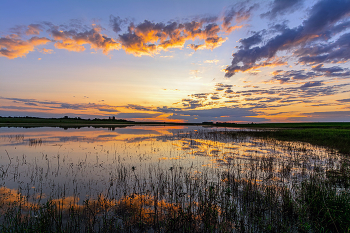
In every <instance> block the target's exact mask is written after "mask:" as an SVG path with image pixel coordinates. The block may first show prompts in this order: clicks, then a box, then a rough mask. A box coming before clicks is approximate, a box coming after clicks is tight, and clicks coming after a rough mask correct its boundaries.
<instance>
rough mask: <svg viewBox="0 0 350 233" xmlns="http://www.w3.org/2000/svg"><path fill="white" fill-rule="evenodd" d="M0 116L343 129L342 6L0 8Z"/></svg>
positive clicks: (347, 102)
mask: <svg viewBox="0 0 350 233" xmlns="http://www.w3.org/2000/svg"><path fill="white" fill-rule="evenodd" d="M0 18H1V20H0V116H36V117H63V116H65V115H68V116H70V117H82V118H95V117H97V118H108V117H109V116H115V117H116V118H118V119H119V118H122V119H128V120H135V121H175V122H202V121H234V122H238V123H239V122H256V123H258V122H304V121H350V69H349V68H350V61H349V59H350V1H349V0H310V1H306V0H305V1H304V0H273V1H249V0H245V1H236V0H231V1H226V0H220V1H209V0H194V1H189V0H187V1H185V0H172V1H170V0H147V1H145V0H130V1H118V0H85V1H75V0H53V1H47V0H31V1H27V0H3V1H1V7H0Z"/></svg>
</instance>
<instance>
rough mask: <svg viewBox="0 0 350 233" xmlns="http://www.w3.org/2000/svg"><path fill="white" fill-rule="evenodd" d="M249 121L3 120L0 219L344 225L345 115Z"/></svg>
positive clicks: (86, 227) (22, 228)
mask: <svg viewBox="0 0 350 233" xmlns="http://www.w3.org/2000/svg"><path fill="white" fill-rule="evenodd" d="M315 124H317V123H315ZM257 125H258V124H254V125H252V126H251V127H254V128H250V129H248V130H247V129H238V130H237V129H236V130H232V129H231V128H229V127H226V128H223V127H209V128H208V127H206V128H201V127H200V126H197V127H196V128H193V127H194V126H183V127H182V126H134V127H131V128H115V129H114V130H111V129H103V128H97V129H95V128H91V129H85V131H82V130H83V128H82V129H80V130H79V129H68V130H67V131H62V130H61V129H52V130H53V131H52V130H51V129H49V128H48V129H45V130H44V129H43V130H40V128H38V129H37V128H32V129H31V128H28V129H20V128H15V129H16V130H17V131H15V129H13V130H12V128H8V129H7V131H6V132H2V133H1V135H0V136H1V137H0V138H2V141H3V144H2V148H3V149H4V150H6V151H1V154H0V155H1V159H0V161H2V162H1V164H0V181H1V186H0V195H1V196H0V204H1V207H0V211H1V217H0V230H1V232H73V231H74V232H175V231H176V232H348V231H349V230H350V175H349V174H350V159H349V157H348V152H349V145H350V143H349V130H348V128H347V127H348V124H347V123H339V124H338V123H325V124H323V126H322V127H323V128H320V125H318V127H314V126H315V125H313V124H308V126H306V124H305V125H302V126H301V125H300V124H299V125H298V126H296V125H294V126H295V127H292V126H291V125H290V124H286V125H285V127H286V128H285V127H282V126H280V127H278V129H277V128H272V127H268V129H266V128H265V129H261V127H259V128H257ZM287 126H288V127H287ZM191 127H192V128H191ZM235 127H237V125H236V126H235ZM27 130H30V131H27ZM51 131H52V132H51ZM86 135H89V137H87V136H86ZM57 146H59V148H60V149H56V147H57ZM100 147H101V149H99V148H100ZM20 148H23V149H24V151H25V152H23V153H22V152H18V150H20ZM64 148H66V149H64ZM56 150H58V151H57V152H56ZM83 151H87V152H84V153H86V157H85V155H84V153H83ZM22 154H23V155H22ZM84 158H85V159H84ZM90 176H91V177H90ZM16 187H17V188H16ZM31 187H34V190H33V188H31ZM85 190H87V191H89V190H90V192H91V190H96V192H94V193H91V194H89V195H88V196H86V195H85V194H84V195H83V193H82V192H85Z"/></svg>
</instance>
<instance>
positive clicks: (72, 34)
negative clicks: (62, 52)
mask: <svg viewBox="0 0 350 233" xmlns="http://www.w3.org/2000/svg"><path fill="white" fill-rule="evenodd" d="M101 30H102V28H101V27H99V26H96V25H95V26H93V28H92V29H91V30H86V31H83V32H77V31H76V30H69V31H63V30H57V29H56V28H55V27H52V28H51V30H50V32H51V35H52V37H53V38H54V40H55V41H56V43H55V47H56V48H58V49H66V50H69V51H74V52H82V51H85V47H84V45H85V44H88V45H90V47H91V49H95V50H102V51H103V53H104V54H106V55H107V54H108V53H109V52H110V51H112V50H119V49H120V48H121V45H120V43H119V42H117V41H115V40H114V39H113V38H110V37H108V36H106V35H103V34H101Z"/></svg>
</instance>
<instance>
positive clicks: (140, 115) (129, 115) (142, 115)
mask: <svg viewBox="0 0 350 233" xmlns="http://www.w3.org/2000/svg"><path fill="white" fill-rule="evenodd" d="M160 115H161V114H160V113H154V114H151V113H118V114H117V115H116V117H118V118H123V119H129V118H155V117H157V116H160Z"/></svg>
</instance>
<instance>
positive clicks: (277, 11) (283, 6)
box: [260, 0, 304, 20]
mask: <svg viewBox="0 0 350 233" xmlns="http://www.w3.org/2000/svg"><path fill="white" fill-rule="evenodd" d="M303 2H304V0H274V1H273V3H272V4H271V6H270V8H271V10H270V11H268V12H266V13H264V14H261V15H260V16H261V17H263V18H264V17H266V18H268V19H270V20H273V19H275V18H276V17H277V16H278V15H285V14H287V13H293V12H294V11H296V10H297V9H299V8H300V7H301V6H302V5H303Z"/></svg>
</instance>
